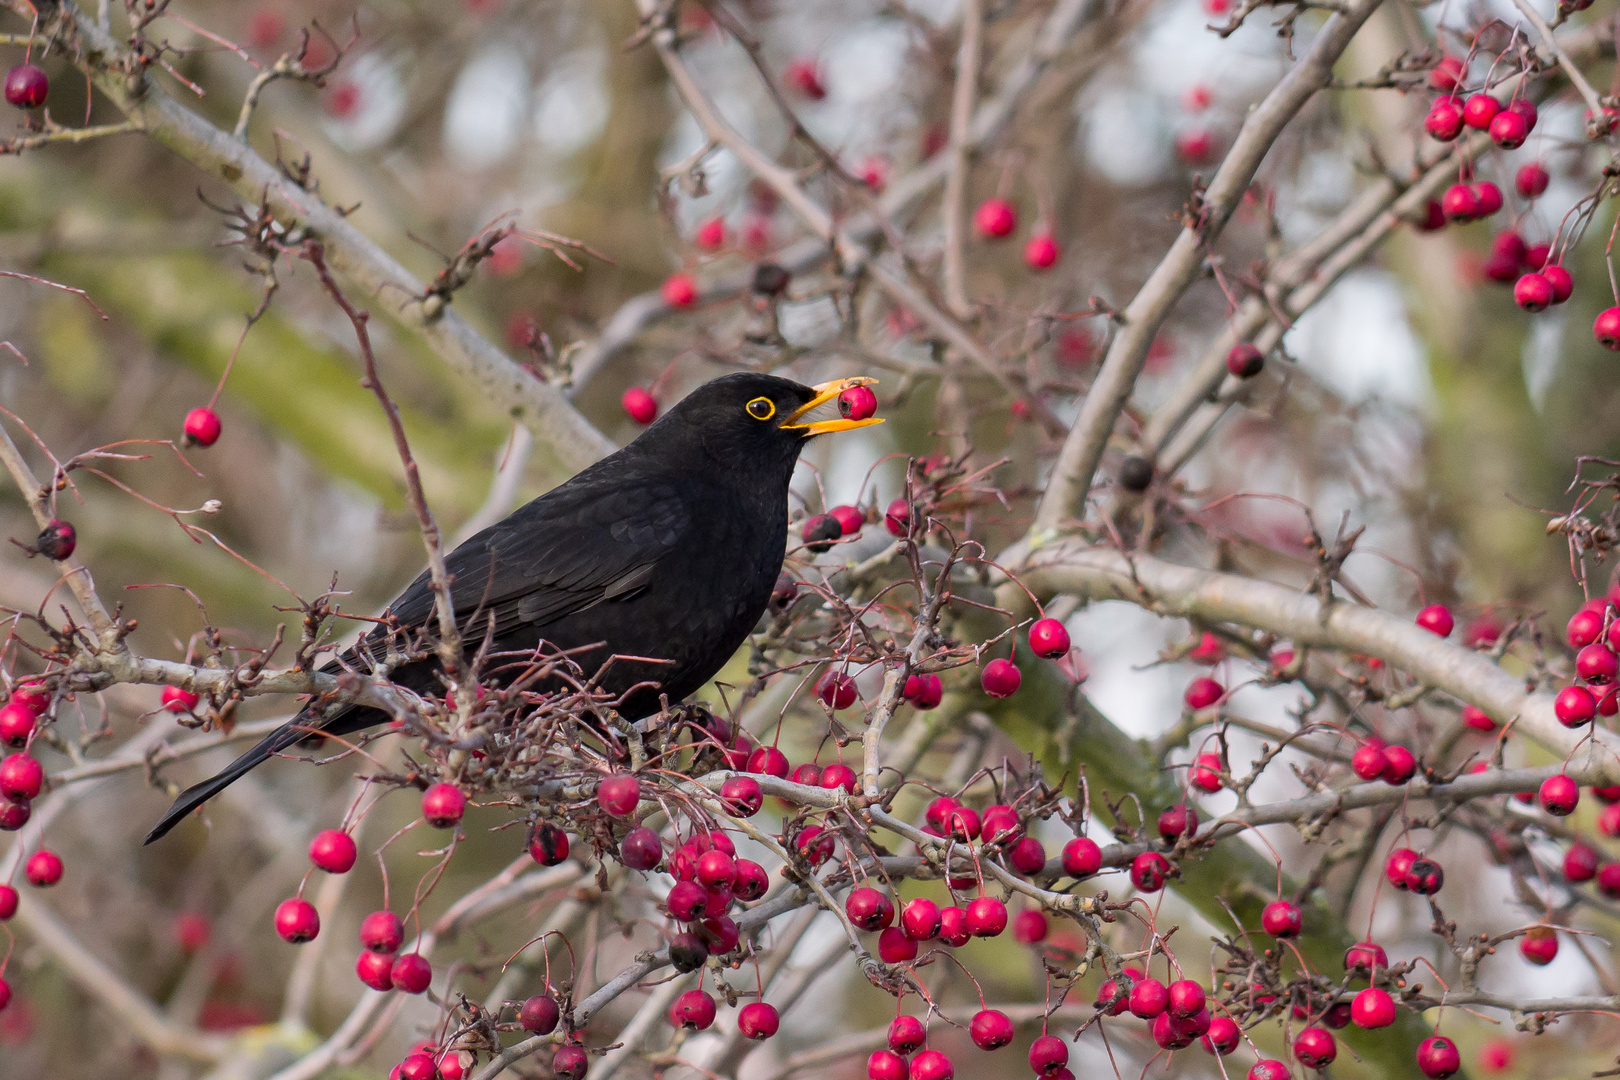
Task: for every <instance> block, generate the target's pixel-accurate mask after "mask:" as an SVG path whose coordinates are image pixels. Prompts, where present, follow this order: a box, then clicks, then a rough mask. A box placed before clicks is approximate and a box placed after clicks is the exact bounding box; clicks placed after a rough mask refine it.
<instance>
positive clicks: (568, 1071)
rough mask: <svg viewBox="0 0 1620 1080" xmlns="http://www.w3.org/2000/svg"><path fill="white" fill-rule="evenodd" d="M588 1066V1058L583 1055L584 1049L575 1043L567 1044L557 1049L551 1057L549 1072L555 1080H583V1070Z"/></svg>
mask: <svg viewBox="0 0 1620 1080" xmlns="http://www.w3.org/2000/svg"><path fill="white" fill-rule="evenodd" d="M589 1065H590V1058H588V1057H587V1056H586V1055H585V1048H584V1047H583V1046H579V1045H577V1044H575V1043H568V1044H566V1045H563V1046H559V1047H557V1052H556V1053H555V1054H552V1055H551V1071H552V1072H553V1073H554V1074H555V1075H556V1077H557V1080H585V1070H586V1068H588V1067H589Z"/></svg>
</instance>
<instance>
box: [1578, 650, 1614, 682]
mask: <svg viewBox="0 0 1620 1080" xmlns="http://www.w3.org/2000/svg"><path fill="white" fill-rule="evenodd" d="M1617 672H1620V661H1617V660H1616V659H1615V656H1614V653H1612V652H1610V651H1609V649H1608V646H1606V645H1600V644H1596V643H1594V644H1591V645H1588V646H1587V647H1586V648H1584V649H1582V650H1581V651H1580V652H1578V653H1576V654H1575V674H1577V675H1579V676H1580V677H1581V678H1582V679H1585V680H1586V681H1587V682H1589V683H1607V682H1613V681H1614V678H1615V675H1616V673H1617Z"/></svg>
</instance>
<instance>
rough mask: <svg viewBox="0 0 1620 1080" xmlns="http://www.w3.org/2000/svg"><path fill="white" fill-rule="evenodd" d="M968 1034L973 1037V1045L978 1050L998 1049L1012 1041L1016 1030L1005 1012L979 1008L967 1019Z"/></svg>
mask: <svg viewBox="0 0 1620 1080" xmlns="http://www.w3.org/2000/svg"><path fill="white" fill-rule="evenodd" d="M968 1034H969V1035H971V1036H972V1038H973V1045H975V1046H977V1047H978V1048H979V1049H980V1050H1000V1049H1001V1048H1002V1047H1003V1046H1006V1045H1007V1044H1008V1043H1010V1042H1012V1041H1013V1035H1014V1034H1016V1032H1015V1031H1014V1029H1013V1024H1012V1021H1011V1020H1009V1019H1007V1014H1006V1013H1004V1012H998V1011H997V1010H995V1009H980V1010H979V1011H978V1012H976V1013H974V1014H973V1019H972V1020H970V1021H968Z"/></svg>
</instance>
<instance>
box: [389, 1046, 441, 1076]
mask: <svg viewBox="0 0 1620 1080" xmlns="http://www.w3.org/2000/svg"><path fill="white" fill-rule="evenodd" d="M392 1075H396V1076H398V1077H399V1080H439V1067H438V1066H437V1065H435V1064H434V1063H433V1058H432V1056H431V1055H429V1054H424V1053H422V1052H420V1051H418V1052H416V1053H414V1054H407V1055H405V1060H404V1061H401V1062H400V1063H399V1064H398V1065H396V1066H394V1072H393V1074H392Z"/></svg>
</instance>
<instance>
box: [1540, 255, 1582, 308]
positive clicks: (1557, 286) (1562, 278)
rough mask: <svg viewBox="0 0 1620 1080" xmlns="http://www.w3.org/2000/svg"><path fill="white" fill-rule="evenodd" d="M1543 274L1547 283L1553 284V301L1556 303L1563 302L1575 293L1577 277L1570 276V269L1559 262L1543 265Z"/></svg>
mask: <svg viewBox="0 0 1620 1080" xmlns="http://www.w3.org/2000/svg"><path fill="white" fill-rule="evenodd" d="M1541 276H1542V277H1544V278H1546V279H1547V284H1549V285H1551V286H1552V291H1553V300H1552V302H1553V303H1554V304H1562V303H1563V302H1564V301H1565V300H1568V299H1569V298H1570V296H1572V295H1573V294H1574V292H1575V279H1574V278H1572V277H1570V276H1569V271H1568V270H1565V269H1564V268H1563V267H1562V266H1559V265H1557V264H1554V265H1552V266H1543V267H1542V268H1541Z"/></svg>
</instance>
